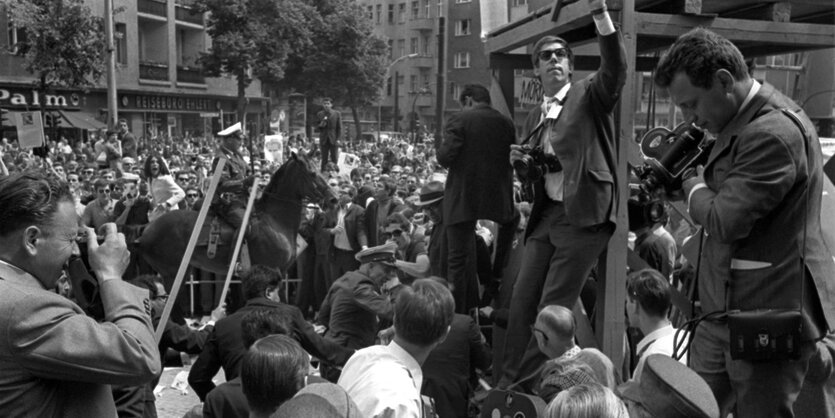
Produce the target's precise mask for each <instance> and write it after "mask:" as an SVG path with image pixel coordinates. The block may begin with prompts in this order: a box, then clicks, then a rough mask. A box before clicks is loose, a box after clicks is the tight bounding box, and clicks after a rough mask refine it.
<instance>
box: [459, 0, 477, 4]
mask: <svg viewBox="0 0 835 418" xmlns="http://www.w3.org/2000/svg"><path fill="white" fill-rule="evenodd" d="M471 1H473V0H455V2H456V3H469V2H471Z"/></svg>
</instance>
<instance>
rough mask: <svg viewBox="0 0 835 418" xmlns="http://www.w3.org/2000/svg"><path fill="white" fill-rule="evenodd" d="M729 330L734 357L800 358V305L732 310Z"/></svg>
mask: <svg viewBox="0 0 835 418" xmlns="http://www.w3.org/2000/svg"><path fill="white" fill-rule="evenodd" d="M728 330H729V331H730V352H731V358H732V359H734V360H749V361H759V362H764V361H778V360H797V359H798V358H800V337H801V334H800V333H801V330H802V317H801V314H800V310H799V309H756V310H750V311H740V310H735V311H730V312H728Z"/></svg>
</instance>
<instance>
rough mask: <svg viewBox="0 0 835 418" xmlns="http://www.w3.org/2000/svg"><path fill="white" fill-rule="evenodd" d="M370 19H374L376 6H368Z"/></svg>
mask: <svg viewBox="0 0 835 418" xmlns="http://www.w3.org/2000/svg"><path fill="white" fill-rule="evenodd" d="M368 20H374V6H368Z"/></svg>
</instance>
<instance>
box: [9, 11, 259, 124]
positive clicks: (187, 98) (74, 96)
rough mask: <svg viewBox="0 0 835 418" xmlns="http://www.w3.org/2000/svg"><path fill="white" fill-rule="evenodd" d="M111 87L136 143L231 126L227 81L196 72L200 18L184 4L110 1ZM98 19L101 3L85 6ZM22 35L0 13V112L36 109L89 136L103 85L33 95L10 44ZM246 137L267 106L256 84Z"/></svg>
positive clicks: (232, 105)
mask: <svg viewBox="0 0 835 418" xmlns="http://www.w3.org/2000/svg"><path fill="white" fill-rule="evenodd" d="M113 3H114V9H115V10H117V13H116V14H115V16H114V38H115V46H116V86H117V103H118V112H119V117H122V118H125V119H127V120H128V123H129V126H130V129H131V131H132V132H133V133H134V134H136V135H138V136H153V135H156V134H169V133H170V134H171V135H175V136H182V135H185V134H186V133H189V134H191V135H201V134H203V133H211V132H214V131H216V130H218V129H219V128H220V127H221V126H227V125H229V124H231V123H234V122H235V121H236V120H237V114H236V109H237V86H236V83H235V80H234V79H233V78H227V77H220V78H211V77H205V76H204V75H203V74H202V73H201V71H200V69H199V67H198V66H197V59H198V57H199V56H200V53H201V52H205V51H207V50H208V49H209V47H210V46H211V38H210V37H209V36H208V34H207V32H206V26H205V20H204V16H203V15H202V14H199V13H193V11H192V9H191V8H190V7H189V6H188V4H187V3H188V2H187V1H186V0H135V1H134V0H113ZM86 4H87V5H88V6H89V7H90V9H91V11H92V13H93V14H94V15H97V16H103V15H104V2H103V1H100V0H86ZM22 36H25V35H24V32H23V31H21V30H20V29H19V28H16V27H15V26H14V22H11V21H10V20H9V17H8V14H7V13H0V107H2V108H4V109H11V110H25V109H31V110H37V109H39V107H40V103H41V102H43V103H45V104H46V108H47V110H50V111H54V112H50V113H55V114H58V115H61V118H60V119H61V124H62V126H75V127H79V128H82V129H88V128H92V127H95V126H101V125H102V122H104V121H105V120H106V111H107V98H106V93H107V89H106V80H105V78H104V77H102V79H101V80H99V81H98V83H97V84H96V85H95V86H93V87H89V88H85V89H57V90H53V91H49V92H42V91H37V90H35V89H34V88H33V87H32V86H33V82H34V77H33V75H32V74H28V73H26V71H25V70H24V69H23V68H22V62H23V60H22V58H21V57H19V56H16V55H15V50H14V44H15V43H16V42H17V41H18V39H20V37H22ZM246 96H247V99H248V103H247V130H248V131H249V132H262V131H263V129H262V127H263V126H264V125H265V124H266V123H268V121H267V117H266V115H267V112H268V103H269V101H268V99H267V98H265V97H263V95H262V93H261V85H260V83H259V82H258V81H257V80H256V81H254V82H253V83H252V84H251V85H250V86H249V87H248V88H247V90H246Z"/></svg>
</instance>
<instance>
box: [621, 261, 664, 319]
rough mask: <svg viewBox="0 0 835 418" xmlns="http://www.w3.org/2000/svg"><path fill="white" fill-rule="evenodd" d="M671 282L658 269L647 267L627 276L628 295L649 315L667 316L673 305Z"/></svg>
mask: <svg viewBox="0 0 835 418" xmlns="http://www.w3.org/2000/svg"><path fill="white" fill-rule="evenodd" d="M671 293H672V292H671V290H670V283H669V282H668V281H667V279H666V278H664V275H662V274H661V273H659V272H658V270H655V269H651V268H647V269H643V270H639V271H636V272H634V273H631V274H630V275H629V276H628V277H627V278H626V296H627V297H628V298H629V299H631V300H633V301H635V303H637V304H638V306H640V307H641V309H643V310H644V311H646V312H647V313H648V314H649V315H652V316H655V317H659V316H660V317H666V316H667V313H668V312H669V310H670V305H671V299H672V295H671Z"/></svg>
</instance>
